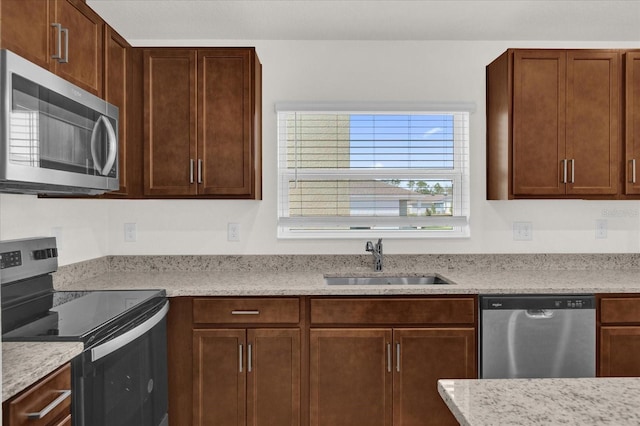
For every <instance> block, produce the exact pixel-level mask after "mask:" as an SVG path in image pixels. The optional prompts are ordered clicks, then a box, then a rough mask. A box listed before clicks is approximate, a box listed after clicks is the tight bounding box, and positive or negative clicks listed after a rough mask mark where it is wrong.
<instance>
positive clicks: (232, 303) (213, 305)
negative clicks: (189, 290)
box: [193, 297, 300, 324]
mask: <svg viewBox="0 0 640 426" xmlns="http://www.w3.org/2000/svg"><path fill="white" fill-rule="evenodd" d="M193 322H194V323H202V324H206V323H212V324H228V323H235V324H266V323H272V324H276V323H280V324H287V323H289V324H294V323H295V324H297V323H298V322H300V300H299V299H298V298H297V297H289V298H254V297H243V298H196V299H194V300H193Z"/></svg>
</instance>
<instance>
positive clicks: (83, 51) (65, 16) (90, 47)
mask: <svg viewBox="0 0 640 426" xmlns="http://www.w3.org/2000/svg"><path fill="white" fill-rule="evenodd" d="M53 22H57V23H60V24H61V25H62V27H64V28H66V29H67V30H68V42H69V46H68V51H66V52H64V55H63V56H65V55H66V57H67V60H68V62H66V63H60V62H58V61H54V66H55V73H56V74H58V75H59V76H61V77H62V78H64V79H66V80H68V81H70V82H72V83H74V84H77V85H78V86H80V87H82V88H83V89H85V90H87V91H89V92H91V93H94V94H96V95H98V96H102V75H103V72H104V70H103V50H102V47H103V31H104V28H103V27H104V22H103V21H102V19H100V16H98V14H97V13H95V12H94V11H93V10H91V8H90V7H89V6H87V5H86V4H85V3H84V2H79V1H74V2H72V1H70V0H55V9H54V12H53ZM49 28H50V32H51V36H50V37H51V40H55V38H54V37H57V36H54V34H55V32H56V31H58V30H57V29H55V28H53V27H49ZM56 44H57V43H51V45H50V50H49V52H50V53H51V54H52V55H53V54H54V53H55V52H56V49H57V45H56ZM63 44H64V42H63ZM63 50H64V49H63Z"/></svg>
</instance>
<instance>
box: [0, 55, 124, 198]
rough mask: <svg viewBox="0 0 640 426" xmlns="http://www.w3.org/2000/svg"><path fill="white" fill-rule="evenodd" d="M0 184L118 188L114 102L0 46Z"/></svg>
mask: <svg viewBox="0 0 640 426" xmlns="http://www.w3.org/2000/svg"><path fill="white" fill-rule="evenodd" d="M0 89H1V91H0V94H1V98H0V101H1V104H0V192H9V193H19V194H92V195H95V194H101V193H104V192H107V191H114V190H117V189H118V188H119V180H118V108H117V107H116V106H114V105H111V104H109V103H108V102H106V101H104V100H103V99H100V98H99V97H97V96H95V95H93V94H91V93H89V92H87V91H85V90H83V89H81V88H79V87H77V86H75V85H73V84H72V83H69V82H68V81H66V80H63V79H62V78H60V77H58V76H56V75H55V74H53V73H51V72H49V71H47V70H45V69H44V68H41V67H39V66H37V65H35V64H33V63H31V62H29V61H27V60H26V59H24V58H22V57H20V56H18V55H16V54H15V53H13V52H11V51H9V50H6V49H2V50H0Z"/></svg>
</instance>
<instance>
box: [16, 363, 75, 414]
mask: <svg viewBox="0 0 640 426" xmlns="http://www.w3.org/2000/svg"><path fill="white" fill-rule="evenodd" d="M66 391H69V392H70V391H71V366H70V365H69V364H67V365H65V366H64V367H62V368H60V369H59V370H57V371H56V372H54V373H52V374H51V375H49V376H47V377H46V378H44V379H42V380H41V381H40V382H38V383H37V384H35V385H34V386H32V387H31V388H29V389H28V390H26V391H25V392H23V393H22V394H20V395H18V396H16V397H14V398H13V399H11V400H9V401H8V411H9V425H10V426H22V425H29V426H49V425H64V424H65V420H67V419H70V418H71V394H68V396H66V398H63V397H64V396H65V395H66V394H64V393H63V392H66ZM48 407H52V408H51V410H50V411H49V412H47V413H45V412H46V410H47V408H48ZM5 409H6V406H5ZM38 412H41V413H42V414H43V416H42V418H41V419H30V418H29V417H28V416H27V414H28V413H38Z"/></svg>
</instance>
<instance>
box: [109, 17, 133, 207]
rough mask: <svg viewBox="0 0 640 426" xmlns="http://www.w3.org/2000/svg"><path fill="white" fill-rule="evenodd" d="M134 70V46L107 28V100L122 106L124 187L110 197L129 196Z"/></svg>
mask: <svg viewBox="0 0 640 426" xmlns="http://www.w3.org/2000/svg"><path fill="white" fill-rule="evenodd" d="M130 73H131V46H130V45H129V43H127V41H126V40H125V39H124V38H122V36H120V35H119V34H118V33H117V32H116V31H115V30H114V29H113V28H111V27H109V26H108V25H105V31H104V99H105V100H106V101H107V102H109V103H110V104H113V105H115V106H117V107H118V143H119V146H118V155H119V157H118V162H119V163H118V174H119V178H120V189H119V190H118V191H116V192H113V193H109V194H108V196H109V197H111V196H114V197H122V196H126V195H128V187H127V185H128V177H129V170H128V165H129V164H128V163H129V162H128V159H129V157H128V155H127V151H128V149H127V148H128V145H129V139H128V137H127V136H128V135H127V130H128V124H129V91H130V90H131V89H130Z"/></svg>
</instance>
